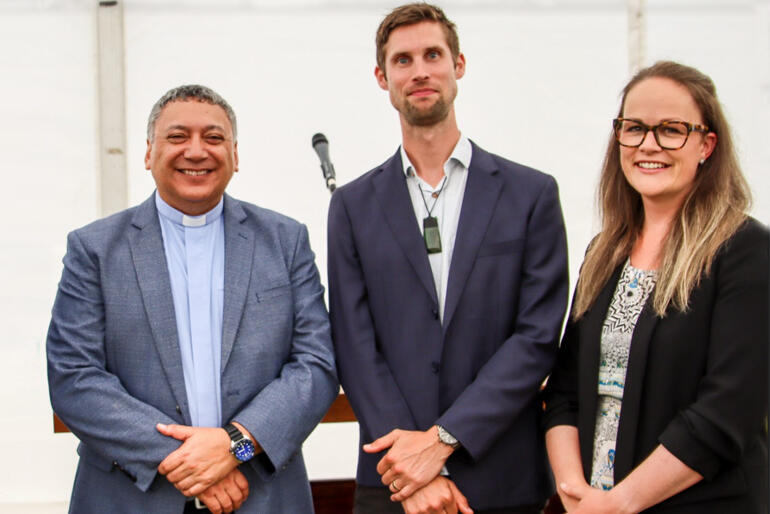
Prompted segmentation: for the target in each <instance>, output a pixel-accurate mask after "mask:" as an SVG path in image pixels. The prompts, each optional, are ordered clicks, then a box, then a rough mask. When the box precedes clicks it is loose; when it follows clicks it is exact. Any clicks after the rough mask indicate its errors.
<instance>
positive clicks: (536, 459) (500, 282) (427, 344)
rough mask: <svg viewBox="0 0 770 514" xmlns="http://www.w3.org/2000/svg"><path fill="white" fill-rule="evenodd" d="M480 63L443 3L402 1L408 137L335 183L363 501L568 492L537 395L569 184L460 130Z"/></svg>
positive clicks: (366, 508) (403, 114) (455, 505)
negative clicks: (468, 80) (553, 474)
mask: <svg viewBox="0 0 770 514" xmlns="http://www.w3.org/2000/svg"><path fill="white" fill-rule="evenodd" d="M464 73H465V57H464V56H463V54H462V53H460V50H459V42H458V38H457V33H456V30H455V27H454V24H452V22H450V21H449V20H448V19H447V18H446V17H445V15H444V13H443V12H442V11H441V10H440V9H439V8H437V7H434V6H431V5H428V4H424V3H418V4H409V5H405V6H401V7H398V8H396V9H395V10H394V11H393V12H391V13H390V14H389V15H388V16H387V17H386V18H385V19H384V20H383V22H382V23H381V25H380V27H379V30H378V33H377V66H376V68H375V76H376V78H377V82H378V84H379V85H380V87H381V88H382V89H384V90H386V91H388V92H389V94H390V101H391V103H392V104H393V106H394V107H395V108H396V110H397V111H398V113H399V119H400V122H401V131H402V138H403V139H402V145H401V147H400V148H399V150H398V151H397V152H396V153H395V155H393V156H392V157H391V158H390V159H388V160H387V161H385V162H384V163H383V164H382V165H380V166H377V167H376V168H374V169H373V170H371V171H369V172H368V173H366V174H364V175H363V176H361V177H359V178H358V179H356V180H354V181H353V182H351V183H350V184H347V185H345V186H343V187H340V188H339V189H337V191H336V192H335V194H334V196H333V197H332V202H331V206H330V210H329V229H328V230H329V260H328V265H329V284H330V286H329V295H330V296H329V297H330V312H331V320H332V334H333V339H334V344H335V352H336V356H337V365H338V370H339V376H340V381H341V383H342V386H343V388H344V390H345V392H346V394H347V395H348V397H349V399H350V402H351V404H352V407H353V409H354V411H355V413H356V416H357V417H358V420H359V423H360V437H361V442H362V443H369V444H364V446H363V448H362V450H361V452H360V453H359V460H358V473H357V489H356V507H355V510H356V512H357V513H362V514H364V513H372V512H376V513H379V512H401V511H406V512H408V513H412V512H444V510H445V511H446V512H451V513H454V512H457V511H461V512H470V511H471V508H472V509H474V510H475V511H476V512H490V513H491V512H495V513H530V512H539V511H540V509H541V508H542V505H543V503H544V502H545V499H546V498H547V497H548V496H549V495H550V494H551V492H552V486H551V484H550V479H549V471H548V468H547V464H546V458H545V451H544V447H543V436H542V433H541V430H540V428H539V418H540V415H541V402H540V400H539V395H538V392H539V388H540V385H541V383H542V381H543V379H544V378H545V377H546V375H547V374H548V373H549V371H550V369H551V366H552V364H553V362H554V357H555V352H556V349H557V345H558V337H559V331H560V327H561V322H562V319H563V316H564V311H565V307H566V301H567V287H568V281H567V251H566V241H565V233H564V226H563V220H562V213H561V207H560V205H559V198H558V191H557V186H556V182H555V181H554V180H553V178H551V177H550V176H548V175H545V174H543V173H540V172H538V171H536V170H534V169H531V168H527V167H525V166H522V165H520V164H516V163H514V162H511V161H508V160H505V159H503V158H501V157H499V156H496V155H493V154H490V153H488V152H486V151H484V150H482V149H481V148H480V147H478V146H477V145H476V144H474V143H473V142H471V141H470V140H469V139H467V138H466V137H465V136H464V135H463V134H461V133H460V131H459V129H458V127H457V123H456V120H455V111H454V105H453V102H454V99H455V96H456V94H457V82H456V81H457V79H460V78H461V77H462V76H463V75H464ZM385 451H387V452H386V453H384V455H383V452H385ZM383 485H384V486H386V487H387V488H386V487H383ZM441 509H444V510H441Z"/></svg>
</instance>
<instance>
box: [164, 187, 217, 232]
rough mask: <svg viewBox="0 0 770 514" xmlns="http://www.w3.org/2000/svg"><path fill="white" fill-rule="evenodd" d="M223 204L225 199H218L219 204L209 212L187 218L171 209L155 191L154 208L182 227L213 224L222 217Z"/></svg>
mask: <svg viewBox="0 0 770 514" xmlns="http://www.w3.org/2000/svg"><path fill="white" fill-rule="evenodd" d="M224 204H225V197H224V196H222V198H220V199H219V203H218V204H216V205H215V206H214V208H213V209H211V210H210V211H209V212H207V213H205V214H201V215H200V216H188V215H187V214H185V213H183V212H182V211H179V210H177V209H175V208H173V207H171V206H170V205H169V204H167V203H166V202H165V201H163V198H161V197H160V194H158V191H157V190H155V206H156V207H157V208H158V213H159V214H160V215H161V216H163V217H164V218H166V219H167V220H169V221H171V222H172V223H176V224H177V225H182V226H184V227H202V226H204V225H208V224H210V223H214V222H215V221H216V220H218V219H219V217H220V216H221V215H222V209H223V208H224Z"/></svg>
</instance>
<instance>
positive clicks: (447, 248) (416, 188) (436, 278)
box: [401, 135, 472, 323]
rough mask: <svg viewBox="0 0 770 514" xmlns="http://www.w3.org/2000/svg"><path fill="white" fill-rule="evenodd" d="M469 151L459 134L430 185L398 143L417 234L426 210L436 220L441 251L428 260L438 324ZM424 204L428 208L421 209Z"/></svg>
mask: <svg viewBox="0 0 770 514" xmlns="http://www.w3.org/2000/svg"><path fill="white" fill-rule="evenodd" d="M471 153H472V148H471V143H470V141H469V140H468V138H467V137H465V136H463V135H461V136H460V139H459V140H458V141H457V144H456V145H455V147H454V150H452V154H451V155H450V156H449V159H448V160H447V161H446V162H445V163H444V179H443V180H442V181H441V182H439V183H438V184H436V187H433V186H431V185H430V184H428V183H427V182H425V181H424V180H423V179H421V178H420V177H418V176H417V174H416V173H415V168H414V166H412V163H411V162H410V161H409V157H408V156H407V155H406V151H404V146H403V145H401V162H402V163H403V166H404V174H405V175H406V185H407V188H408V189H409V197H410V198H411V200H412V207H414V214H415V216H416V217H417V224H418V225H419V227H420V233H423V225H422V223H423V219H425V218H426V217H427V216H428V210H429V209H430V211H431V213H430V215H431V216H432V217H434V218H436V219H437V220H438V229H439V234H440V235H441V252H439V253H431V254H428V260H429V261H430V268H431V271H432V273H433V283H434V284H435V286H436V296H437V297H438V306H439V309H438V310H439V316H440V319H441V321H442V323H443V320H444V304H445V303H446V288H447V281H448V280H449V266H450V264H451V263H452V252H453V251H454V246H455V237H456V236H457V224H458V222H459V220H460V209H461V208H462V205H463V196H464V195H465V184H466V182H467V180H468V167H469V166H470V163H471ZM442 186H443V189H442ZM439 190H441V193H439V195H438V198H434V196H433V195H434V193H438V191H439ZM423 199H424V201H423ZM426 204H427V206H428V209H426V208H425V205H426Z"/></svg>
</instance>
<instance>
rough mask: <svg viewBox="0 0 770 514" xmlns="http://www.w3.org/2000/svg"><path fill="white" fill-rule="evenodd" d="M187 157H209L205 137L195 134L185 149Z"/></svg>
mask: <svg viewBox="0 0 770 514" xmlns="http://www.w3.org/2000/svg"><path fill="white" fill-rule="evenodd" d="M184 156H185V159H189V160H192V161H194V160H201V159H205V158H206V157H207V154H206V147H205V143H204V141H203V139H202V138H201V137H200V136H199V135H197V134H195V135H193V136H192V137H191V138H190V140H189V142H188V144H187V147H186V148H185V151H184Z"/></svg>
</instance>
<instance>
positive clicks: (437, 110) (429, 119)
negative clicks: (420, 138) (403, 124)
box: [401, 98, 451, 127]
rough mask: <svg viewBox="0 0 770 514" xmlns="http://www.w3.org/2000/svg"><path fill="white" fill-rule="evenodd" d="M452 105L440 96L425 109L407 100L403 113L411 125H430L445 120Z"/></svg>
mask: <svg viewBox="0 0 770 514" xmlns="http://www.w3.org/2000/svg"><path fill="white" fill-rule="evenodd" d="M450 107H451V106H450V104H448V103H447V102H446V101H445V100H444V99H443V98H439V99H438V100H436V102H435V103H434V104H433V105H431V106H430V107H428V108H425V109H421V108H419V107H416V106H415V105H413V104H411V103H410V102H409V101H408V100H407V101H405V102H404V106H403V109H401V114H403V115H404V118H405V119H406V121H407V122H408V123H409V124H410V125H413V126H416V127H429V126H431V125H436V124H438V123H440V122H442V121H444V120H445V119H446V118H447V116H448V115H449V111H450Z"/></svg>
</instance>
